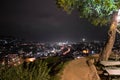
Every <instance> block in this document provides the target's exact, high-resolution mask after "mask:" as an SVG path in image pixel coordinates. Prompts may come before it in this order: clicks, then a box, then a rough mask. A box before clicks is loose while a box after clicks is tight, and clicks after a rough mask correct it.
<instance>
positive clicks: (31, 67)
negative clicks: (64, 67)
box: [0, 60, 50, 80]
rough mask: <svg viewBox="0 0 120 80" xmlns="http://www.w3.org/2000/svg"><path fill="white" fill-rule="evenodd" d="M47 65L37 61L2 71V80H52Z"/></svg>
mask: <svg viewBox="0 0 120 80" xmlns="http://www.w3.org/2000/svg"><path fill="white" fill-rule="evenodd" d="M49 71H50V69H48V67H47V63H46V62H44V61H42V60H37V61H35V62H33V63H26V62H25V63H23V64H21V65H18V66H13V67H10V68H4V69H1V70H0V80H50V75H49Z"/></svg>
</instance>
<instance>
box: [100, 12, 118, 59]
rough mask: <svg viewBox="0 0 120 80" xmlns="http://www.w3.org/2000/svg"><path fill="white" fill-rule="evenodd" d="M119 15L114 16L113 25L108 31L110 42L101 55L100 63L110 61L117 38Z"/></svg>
mask: <svg viewBox="0 0 120 80" xmlns="http://www.w3.org/2000/svg"><path fill="white" fill-rule="evenodd" d="M116 18H117V13H114V14H113V17H112V20H111V25H110V28H109V31H108V41H107V42H106V45H105V47H104V49H103V52H102V53H101V55H100V61H106V60H108V58H109V56H110V54H111V52H112V48H113V45H114V42H115V38H116V28H117V19H116Z"/></svg>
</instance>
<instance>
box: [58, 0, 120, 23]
mask: <svg viewBox="0 0 120 80" xmlns="http://www.w3.org/2000/svg"><path fill="white" fill-rule="evenodd" d="M57 5H58V6H59V7H61V8H63V9H64V11H66V12H68V13H71V12H72V11H73V10H78V11H79V14H80V17H81V18H87V19H88V20H89V21H90V22H91V23H92V24H94V25H106V24H109V23H110V21H111V17H110V16H111V15H112V14H113V12H114V11H117V10H118V9H119V8H120V0H57Z"/></svg>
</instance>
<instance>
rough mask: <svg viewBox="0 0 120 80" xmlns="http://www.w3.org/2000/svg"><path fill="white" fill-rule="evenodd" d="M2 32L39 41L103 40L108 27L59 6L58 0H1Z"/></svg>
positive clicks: (0, 22)
mask: <svg viewBox="0 0 120 80" xmlns="http://www.w3.org/2000/svg"><path fill="white" fill-rule="evenodd" d="M1 3H2V5H0V6H1V13H0V27H1V29H0V34H2V35H12V36H16V37H22V38H25V39H28V40H36V41H51V40H53V41H57V40H75V41H79V40H80V39H81V38H83V37H85V38H87V39H88V40H94V39H96V40H101V39H104V38H105V37H106V33H107V32H106V31H107V28H105V27H94V26H93V25H91V24H90V23H89V22H88V21H87V20H86V19H80V18H79V15H78V13H77V12H73V13H72V14H71V15H68V14H66V13H65V12H64V11H63V10H61V9H58V8H57V6H56V4H55V3H56V2H55V0H4V1H3V2H1Z"/></svg>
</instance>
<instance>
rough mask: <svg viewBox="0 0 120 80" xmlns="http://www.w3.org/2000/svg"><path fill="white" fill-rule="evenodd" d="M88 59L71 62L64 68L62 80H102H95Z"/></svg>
mask: <svg viewBox="0 0 120 80" xmlns="http://www.w3.org/2000/svg"><path fill="white" fill-rule="evenodd" d="M86 62H87V59H86V58H79V59H75V60H72V61H70V62H69V63H68V64H67V65H66V66H65V68H64V70H63V73H62V75H61V80H100V79H96V78H94V77H95V76H94V75H93V74H92V73H93V72H91V70H90V67H89V66H88V64H87V63H86Z"/></svg>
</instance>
